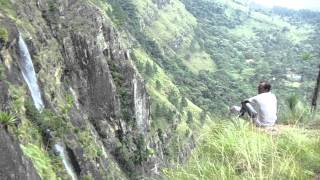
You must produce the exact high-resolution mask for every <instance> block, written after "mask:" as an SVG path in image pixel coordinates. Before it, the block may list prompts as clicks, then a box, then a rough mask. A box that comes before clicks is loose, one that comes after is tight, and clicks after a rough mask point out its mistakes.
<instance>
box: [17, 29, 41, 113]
mask: <svg viewBox="0 0 320 180" xmlns="http://www.w3.org/2000/svg"><path fill="white" fill-rule="evenodd" d="M19 53H20V58H21V59H20V69H21V71H22V76H23V78H24V80H25V81H26V83H27V85H28V87H29V90H30V92H31V96H32V99H33V102H34V105H35V106H36V108H37V109H38V110H42V109H43V108H44V105H43V101H42V98H41V92H40V89H39V85H38V82H37V77H36V73H35V71H34V68H33V64H32V59H31V56H30V53H29V51H28V47H27V45H26V43H25V42H24V40H23V38H22V36H21V34H20V33H19Z"/></svg>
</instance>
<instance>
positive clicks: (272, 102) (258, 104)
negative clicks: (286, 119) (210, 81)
mask: <svg viewBox="0 0 320 180" xmlns="http://www.w3.org/2000/svg"><path fill="white" fill-rule="evenodd" d="M249 101H250V102H251V104H252V105H253V106H254V108H255V110H256V111H257V112H258V117H257V120H256V121H257V122H256V123H257V125H260V126H273V125H274V124H275V122H276V120H277V98H276V96H275V95H274V94H273V93H271V92H265V93H261V94H258V95H257V96H254V97H252V98H250V99H249Z"/></svg>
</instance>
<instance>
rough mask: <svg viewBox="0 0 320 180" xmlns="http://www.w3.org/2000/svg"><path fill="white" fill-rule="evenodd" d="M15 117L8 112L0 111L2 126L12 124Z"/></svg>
mask: <svg viewBox="0 0 320 180" xmlns="http://www.w3.org/2000/svg"><path fill="white" fill-rule="evenodd" d="M16 120H17V119H16V117H15V116H14V115H12V114H10V113H8V112H0V124H1V125H2V126H10V125H14V124H15V122H16Z"/></svg>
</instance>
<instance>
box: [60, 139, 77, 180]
mask: <svg viewBox="0 0 320 180" xmlns="http://www.w3.org/2000/svg"><path fill="white" fill-rule="evenodd" d="M54 150H55V151H56V152H57V153H59V156H60V157H61V158H62V162H63V165H64V167H65V168H66V170H67V172H68V174H69V175H70V176H71V178H72V180H77V179H78V178H77V175H76V173H75V172H74V169H73V167H72V164H71V162H70V159H69V156H68V154H67V152H66V149H65V148H64V146H62V145H60V144H55V145H54Z"/></svg>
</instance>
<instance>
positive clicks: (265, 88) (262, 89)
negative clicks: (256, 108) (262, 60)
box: [258, 81, 271, 94]
mask: <svg viewBox="0 0 320 180" xmlns="http://www.w3.org/2000/svg"><path fill="white" fill-rule="evenodd" d="M270 90H271V85H270V84H269V83H268V82H267V81H261V82H260V83H259V86H258V93H259V94H261V93H266V92H269V91H270Z"/></svg>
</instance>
